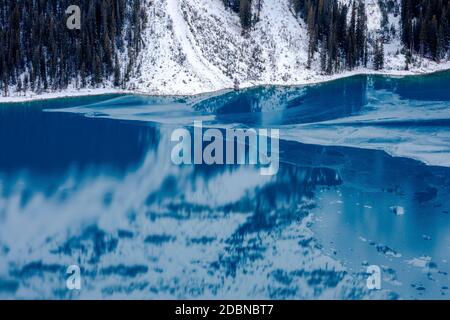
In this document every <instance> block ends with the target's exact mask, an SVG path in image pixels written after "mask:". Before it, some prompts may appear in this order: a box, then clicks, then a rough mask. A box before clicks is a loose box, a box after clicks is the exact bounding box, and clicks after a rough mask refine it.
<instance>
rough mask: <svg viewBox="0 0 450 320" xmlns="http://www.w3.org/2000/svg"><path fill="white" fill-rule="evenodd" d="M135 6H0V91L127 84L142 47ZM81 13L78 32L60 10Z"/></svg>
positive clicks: (71, 0)
mask: <svg viewBox="0 0 450 320" xmlns="http://www.w3.org/2000/svg"><path fill="white" fill-rule="evenodd" d="M142 3H143V1H141V0H36V1H29V0H17V1H11V0H0V80H1V81H0V87H1V88H2V89H3V93H4V94H5V95H7V94H8V87H9V86H10V85H15V86H16V90H18V91H20V90H24V91H26V90H32V91H37V92H39V91H41V90H55V89H61V88H65V87H67V86H68V85H69V83H70V82H76V83H75V85H76V86H77V87H85V86H88V85H89V86H92V87H96V86H98V85H100V84H102V83H103V82H106V81H110V80H111V81H112V82H113V83H114V85H115V86H120V85H121V84H122V82H123V81H125V82H126V81H127V77H129V73H130V72H131V70H132V68H133V63H134V62H135V61H136V56H137V54H138V53H139V51H140V50H141V49H142V47H143V43H142V41H141V37H140V35H141V32H142V29H143V28H144V26H145V21H146V14H145V11H144V8H143V6H142ZM70 5H78V6H79V7H80V9H81V21H82V23H81V29H80V30H69V29H68V28H67V26H66V19H67V17H68V16H67V14H66V13H65V11H66V9H67V8H68V7H69V6H70Z"/></svg>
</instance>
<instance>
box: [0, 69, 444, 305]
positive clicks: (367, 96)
mask: <svg viewBox="0 0 450 320" xmlns="http://www.w3.org/2000/svg"><path fill="white" fill-rule="evenodd" d="M449 85H450V74H449V73H440V74H434V75H429V76H420V77H406V78H389V77H380V76H357V77H352V78H347V79H341V80H338V81H333V82H329V83H323V84H319V85H312V86H302V87H286V88H285V87H258V88H253V89H247V90H243V91H239V92H234V91H229V92H220V93H215V94H207V95H201V96H195V97H147V96H131V95H104V96H96V97H77V98H64V99H55V100H46V101H38V102H30V103H20V104H0V297H1V298H7V299H17V298H18V299H23V298H32V299H79V298H85V299H98V298H125V299H134V298H136V299H164V298H170V299H201V298H211V299H260V298H264V299H411V298H412V299H448V297H449V294H450V292H449V285H450V278H449V272H450V267H449V261H450V232H449V231H450V216H449V212H450V204H449V201H448V199H450V197H449V196H450V169H449V168H448V165H447V163H450V151H449V144H448V143H447V142H449V141H450V140H448V136H449V134H450V130H449V123H450V112H449V110H450V109H449V103H450V90H448V88H449ZM194 120H202V121H203V123H204V124H205V126H211V127H218V128H221V129H223V128H226V127H230V126H231V127H255V128H278V129H280V134H281V138H282V141H281V143H280V157H281V165H280V170H279V172H278V174H277V175H275V176H262V175H260V171H259V168H258V167H256V166H247V165H240V166H237V165H235V166H231V165H230V166H206V165H197V166H194V165H184V166H176V165H174V164H173V163H172V161H171V158H170V153H171V149H172V146H173V144H172V143H171V142H170V135H171V133H172V131H173V130H174V129H176V128H179V127H190V126H192V124H193V121H194ZM425 163H428V164H425ZM399 208H401V211H402V212H404V214H403V215H398V214H396V213H399V210H400V209H399ZM74 264H75V265H78V266H80V268H81V277H82V288H81V290H78V291H77V290H76V291H72V290H68V289H67V287H66V279H67V278H68V275H67V274H66V270H67V267H68V266H70V265H74ZM369 265H377V266H379V267H380V269H381V271H382V281H381V284H382V287H381V290H369V288H367V286H366V280H367V277H368V274H367V267H368V266H369Z"/></svg>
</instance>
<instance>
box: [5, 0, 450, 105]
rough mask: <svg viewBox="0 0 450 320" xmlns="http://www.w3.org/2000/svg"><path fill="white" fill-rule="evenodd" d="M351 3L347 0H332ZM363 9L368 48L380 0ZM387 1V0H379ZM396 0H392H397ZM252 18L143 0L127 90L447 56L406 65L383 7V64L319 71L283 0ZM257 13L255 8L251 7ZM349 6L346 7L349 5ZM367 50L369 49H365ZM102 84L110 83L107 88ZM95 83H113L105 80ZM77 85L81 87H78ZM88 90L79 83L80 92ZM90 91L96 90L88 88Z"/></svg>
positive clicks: (284, 80) (193, 88)
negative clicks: (387, 31) (246, 28)
mask: <svg viewBox="0 0 450 320" xmlns="http://www.w3.org/2000/svg"><path fill="white" fill-rule="evenodd" d="M339 1H340V2H341V3H342V4H347V5H348V4H350V3H351V0H339ZM364 1H365V3H366V11H367V16H368V32H369V39H371V41H369V51H372V48H371V43H373V42H374V39H378V38H379V37H380V36H381V30H380V29H381V21H382V11H381V9H380V5H379V3H380V0H364ZM382 1H386V2H387V1H388V0H381V2H382ZM396 1H397V4H399V0H396ZM261 3H262V8H261V12H259V18H260V19H259V22H257V23H256V24H255V25H254V27H253V28H252V30H251V31H250V32H249V33H248V34H246V35H243V34H242V30H241V25H240V21H239V17H238V15H237V14H236V13H234V12H232V11H231V10H228V9H225V7H224V5H223V2H222V0H157V1H154V0H147V3H146V7H147V15H148V22H147V27H146V29H145V30H144V32H143V35H142V41H143V44H144V49H143V50H142V51H141V52H140V54H139V57H138V63H137V64H136V69H135V70H134V72H133V75H132V77H131V80H130V81H129V83H128V84H127V88H126V89H127V91H131V92H139V93H144V94H150V95H192V94H199V93H204V92H213V91H219V90H223V89H230V88H233V87H234V84H235V82H237V83H239V85H240V87H249V86H255V85H267V84H270V85H301V84H307V83H313V82H320V81H326V80H331V79H336V78H340V77H344V76H350V75H354V74H359V73H387V74H392V75H407V74H417V73H426V72H433V71H437V70H442V69H447V68H449V67H450V62H444V63H440V64H439V63H436V62H434V61H431V60H427V59H423V58H417V57H416V58H415V63H414V64H413V65H410V67H409V70H408V71H405V56H404V55H403V54H402V53H401V48H402V45H401V42H400V39H399V37H400V15H399V12H398V11H397V12H389V13H388V19H389V22H388V26H389V28H391V27H392V28H393V30H395V34H391V35H389V38H388V39H386V43H385V66H384V70H382V71H380V72H375V71H373V68H372V63H371V62H370V61H369V65H368V68H367V69H363V68H359V69H356V70H353V71H347V72H344V73H341V74H335V75H332V76H329V75H324V74H322V72H321V71H320V62H319V54H316V55H315V57H314V59H315V60H314V61H313V63H312V67H311V69H307V68H306V62H307V48H308V33H307V27H306V25H305V22H304V21H303V20H302V19H301V18H300V17H296V16H295V14H294V12H293V10H292V8H291V6H290V0H261ZM253 11H254V14H255V15H258V13H257V10H256V9H255V10H253ZM349 14H350V13H349ZM369 56H371V55H369ZM69 87H70V88H72V89H69V90H66V91H63V92H58V93H45V96H46V97H48V95H49V94H50V95H55V96H64V95H77V92H79V91H78V90H74V89H73V87H74V86H73V85H72V84H71V85H70V86H69ZM108 88H109V89H108ZM101 90H103V91H104V90H111V91H116V90H115V89H114V88H113V85H112V83H111V82H108V83H104V85H103V88H102V89H101ZM82 91H83V90H82ZM86 91H87V92H89V90H84V91H83V92H86ZM10 92H12V95H14V94H15V95H16V97H7V98H3V97H2V98H0V99H1V101H2V102H5V101H10V100H17V99H22V100H23V99H30V98H36V97H35V95H34V96H33V94H31V93H29V94H27V96H26V97H17V95H20V94H17V93H14V92H15V89H14V88H11V90H10ZM94 92H95V90H94Z"/></svg>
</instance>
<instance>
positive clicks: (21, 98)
mask: <svg viewBox="0 0 450 320" xmlns="http://www.w3.org/2000/svg"><path fill="white" fill-rule="evenodd" d="M437 66H438V68H432V69H430V70H426V71H423V70H413V71H405V70H389V71H375V70H370V69H358V70H354V71H348V72H343V73H339V74H334V75H331V76H329V75H327V76H324V75H315V76H312V77H311V78H310V79H309V80H308V81H302V82H298V83H289V84H286V83H277V82H273V83H262V82H261V83H254V84H252V83H246V84H243V85H241V87H240V89H251V88H257V87H261V86H279V87H297V86H308V85H316V84H321V83H326V82H330V81H338V80H341V79H345V78H350V77H356V76H364V75H367V76H370V75H379V76H386V77H418V76H426V75H431V74H436V73H440V72H445V71H450V61H448V62H445V63H442V64H437ZM229 90H234V88H232V87H223V88H220V89H218V90H214V91H198V92H197V91H193V92H191V93H179V92H174V93H170V92H167V93H161V91H158V92H144V91H141V90H126V89H116V88H89V89H73V88H71V89H67V90H61V91H54V92H45V93H42V94H36V93H32V92H27V94H26V95H23V94H20V95H19V94H17V93H14V95H12V96H8V97H2V96H0V105H1V104H6V103H8V104H9V103H23V102H32V101H42V100H52V99H61V98H76V97H86V96H100V95H109V94H131V95H142V96H154V97H183V96H190V97H194V96H200V95H206V94H214V93H220V92H226V91H229Z"/></svg>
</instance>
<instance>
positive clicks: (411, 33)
mask: <svg viewBox="0 0 450 320" xmlns="http://www.w3.org/2000/svg"><path fill="white" fill-rule="evenodd" d="M401 6H402V14H401V20H402V41H403V44H404V46H405V48H406V49H407V50H408V51H409V54H411V53H416V54H420V55H422V56H425V57H428V58H432V59H434V60H436V61H439V60H441V59H442V58H444V57H445V56H446V55H447V54H448V51H449V45H450V25H449V21H450V1H449V0H402V3H401Z"/></svg>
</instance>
